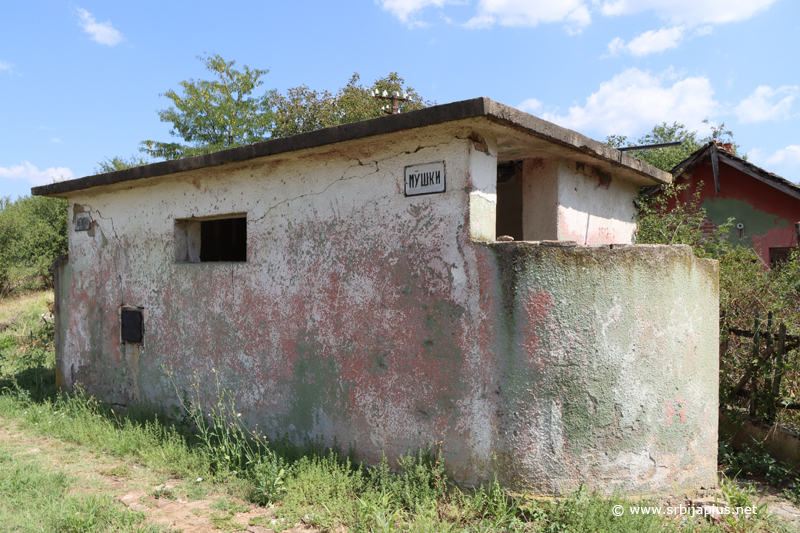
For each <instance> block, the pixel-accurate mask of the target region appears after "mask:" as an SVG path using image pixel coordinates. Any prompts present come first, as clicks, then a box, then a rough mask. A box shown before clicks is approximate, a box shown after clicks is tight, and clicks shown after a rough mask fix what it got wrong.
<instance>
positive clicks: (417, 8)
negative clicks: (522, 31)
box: [377, 0, 591, 33]
mask: <svg viewBox="0 0 800 533" xmlns="http://www.w3.org/2000/svg"><path fill="white" fill-rule="evenodd" d="M377 1H378V3H379V4H380V5H381V7H382V8H383V9H384V10H386V11H390V12H391V13H392V14H393V15H394V16H395V17H397V18H398V19H400V21H401V22H403V23H406V24H408V25H410V26H424V25H425V24H424V23H423V22H420V21H417V20H415V19H414V16H415V15H416V14H418V13H419V12H421V11H422V10H423V9H425V8H427V7H431V6H433V7H438V8H443V7H444V6H446V5H448V4H465V3H467V2H466V1H465V0H377ZM445 21H446V22H447V21H449V18H447V17H445ZM540 22H542V23H547V22H563V23H564V24H565V26H566V28H567V30H568V31H569V32H570V33H579V32H580V31H582V30H583V29H584V28H585V27H586V26H588V25H589V23H590V22H591V15H590V14H589V9H588V7H587V1H586V0H559V1H558V2H553V1H552V0H480V1H479V2H478V10H477V13H476V14H475V15H474V16H473V17H472V18H471V19H470V20H469V21H467V23H466V24H465V26H466V27H468V28H490V27H492V26H494V25H495V24H499V25H500V26H536V25H537V24H539V23H540Z"/></svg>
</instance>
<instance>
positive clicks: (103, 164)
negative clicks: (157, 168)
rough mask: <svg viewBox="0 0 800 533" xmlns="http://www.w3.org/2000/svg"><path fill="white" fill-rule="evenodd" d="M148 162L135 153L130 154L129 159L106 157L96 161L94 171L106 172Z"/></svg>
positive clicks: (139, 165) (138, 165)
mask: <svg viewBox="0 0 800 533" xmlns="http://www.w3.org/2000/svg"><path fill="white" fill-rule="evenodd" d="M149 163H151V161H148V160H146V159H145V158H144V157H140V156H136V155H134V156H131V158H130V159H125V158H123V157H107V158H105V160H103V161H98V162H97V165H98V166H97V167H95V169H94V172H95V174H105V173H108V172H116V171H118V170H125V169H127V168H133V167H141V166H143V165H147V164H149Z"/></svg>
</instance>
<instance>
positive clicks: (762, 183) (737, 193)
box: [673, 141, 800, 265]
mask: <svg viewBox="0 0 800 533" xmlns="http://www.w3.org/2000/svg"><path fill="white" fill-rule="evenodd" d="M673 174H674V175H675V183H676V184H688V185H689V186H688V187H687V188H686V190H684V191H683V192H682V193H681V194H680V195H679V196H678V200H680V201H682V202H686V201H689V200H691V199H692V198H693V196H694V194H695V193H696V192H697V191H698V190H699V191H700V198H701V207H703V208H704V209H705V210H706V214H707V216H708V229H711V228H713V227H716V226H719V225H720V224H724V223H725V222H727V221H728V219H731V218H732V219H733V228H732V230H731V232H730V237H729V238H730V239H731V240H733V241H734V242H738V243H741V244H743V245H745V246H750V247H752V248H754V249H755V251H756V253H757V254H758V255H759V256H760V257H761V259H762V260H763V261H764V264H765V265H773V264H775V263H776V262H780V261H783V260H785V259H786V258H787V256H788V252H789V250H791V249H793V248H797V232H796V231H795V223H796V222H798V221H800V186H798V185H796V184H794V183H792V182H790V181H788V180H785V179H783V178H781V177H780V176H777V175H775V174H772V173H771V172H768V171H766V170H764V169H763V168H759V167H757V166H756V165H754V164H752V163H750V162H748V161H745V160H744V159H742V158H741V157H738V156H736V155H735V154H734V153H733V151H732V146H731V145H729V144H723V143H718V142H713V141H712V142H709V143H708V144H706V145H704V146H703V147H702V148H700V149H698V150H696V151H695V152H693V153H692V155H691V156H689V157H688V158H687V159H686V160H684V161H682V162H681V163H679V164H678V165H676V166H675V169H673Z"/></svg>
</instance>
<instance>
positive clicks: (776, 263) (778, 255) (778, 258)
mask: <svg viewBox="0 0 800 533" xmlns="http://www.w3.org/2000/svg"><path fill="white" fill-rule="evenodd" d="M792 250H795V248H770V249H769V266H770V268H776V267H780V266H781V265H782V264H783V263H786V262H788V261H789V258H790V257H791V254H792Z"/></svg>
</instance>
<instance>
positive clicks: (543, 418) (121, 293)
mask: <svg viewBox="0 0 800 533" xmlns="http://www.w3.org/2000/svg"><path fill="white" fill-rule="evenodd" d="M470 136H471V138H470ZM434 161H445V162H446V165H447V192H446V193H444V194H434V195H427V196H417V197H409V198H407V197H405V196H404V194H403V169H404V167H405V166H406V165H413V164H418V163H429V162H434ZM495 168H496V145H495V141H494V140H493V139H492V138H491V137H490V136H486V137H485V138H484V137H482V136H480V135H479V134H477V135H476V132H475V131H473V130H472V129H471V127H470V125H469V124H464V125H460V126H459V127H458V128H454V127H452V126H447V125H444V126H437V127H430V128H425V129H421V130H414V131H410V132H405V133H403V134H394V135H392V136H384V137H375V138H371V139H370V140H368V141H357V142H351V143H341V144H338V145H334V146H329V147H323V148H317V149H313V150H308V151H304V152H297V153H290V154H284V155H280V156H272V157H267V158H261V159H257V160H251V161H248V162H246V163H238V164H230V165H226V166H225V167H216V168H215V167H212V168H206V169H202V170H196V171H191V172H186V173H181V174H177V175H173V176H168V177H164V178H156V179H150V180H147V181H143V182H141V183H138V184H133V185H131V184H119V185H116V186H113V187H108V188H106V189H93V190H89V191H84V192H79V193H75V194H74V195H73V196H72V197H71V198H70V212H71V213H73V214H75V213H77V212H88V213H90V214H91V217H92V227H91V229H90V231H88V232H75V231H74V225H71V227H70V236H69V237H70V261H69V264H68V266H65V267H64V268H63V270H62V276H61V278H60V279H62V280H63V281H64V286H63V287H60V288H59V291H58V294H59V299H60V301H61V303H62V306H68V311H67V312H66V317H62V318H61V319H62V320H63V321H64V322H65V324H66V327H65V331H64V334H63V335H62V336H61V337H60V341H59V342H60V344H59V347H58V359H59V363H58V365H59V369H60V374H61V377H62V379H63V382H64V384H65V385H66V386H67V387H71V386H74V385H75V384H76V383H81V384H82V385H83V386H85V387H87V389H88V390H89V391H90V392H92V393H94V394H97V395H99V396H101V397H103V398H104V399H106V400H108V401H111V402H114V403H120V404H130V403H131V402H135V401H139V400H147V401H151V402H154V403H155V404H159V405H163V406H169V405H174V404H175V403H176V401H177V394H178V393H180V391H183V390H186V391H191V390H192V385H193V384H194V383H199V387H200V391H201V394H202V395H203V398H200V400H201V401H208V400H209V399H210V398H211V396H212V395H213V393H214V391H215V390H216V387H217V381H218V382H219V386H221V387H222V388H224V389H226V390H229V391H231V392H232V393H233V396H234V398H235V401H236V405H237V408H238V409H240V410H241V412H242V414H243V417H244V418H245V419H247V420H248V421H249V422H250V424H251V427H252V426H255V425H257V426H258V428H259V429H261V430H263V431H265V432H266V433H267V434H269V435H276V434H279V433H280V434H283V433H288V434H289V435H290V436H291V437H292V438H295V439H303V438H314V437H317V436H319V437H321V438H322V439H323V440H324V441H325V442H326V443H329V444H330V443H332V442H333V441H334V439H335V440H336V441H338V442H339V443H340V444H344V445H349V444H352V445H353V446H354V447H355V449H356V450H357V452H358V454H359V456H360V458H362V459H364V460H366V461H367V462H368V463H374V462H377V461H378V460H380V458H381V456H382V454H383V453H386V455H387V456H388V457H389V458H390V460H394V459H395V458H396V457H397V456H398V455H400V454H402V453H405V452H406V451H407V450H408V449H412V448H415V447H418V446H424V445H426V444H428V443H430V442H433V441H439V442H442V445H443V453H444V459H445V462H446V464H447V465H448V469H449V470H450V471H451V473H452V474H453V475H454V476H455V477H456V479H459V480H461V481H465V482H468V483H474V482H485V481H491V479H492V478H493V475H494V472H498V473H499V475H500V477H501V479H503V480H504V482H506V483H507V484H509V485H510V486H512V487H517V488H520V489H526V490H534V491H540V492H553V491H555V492H558V491H561V490H569V489H571V488H573V487H574V486H575V485H576V484H577V483H578V482H579V481H580V480H586V481H587V483H588V484H589V485H590V486H597V487H619V488H622V489H624V490H640V489H642V490H648V491H658V490H670V489H671V488H672V487H673V485H672V484H673V483H674V484H675V485H677V486H680V487H688V486H693V485H694V484H696V483H698V480H706V479H710V478H709V476H710V475H713V472H714V469H713V468H712V467H710V466H709V464H710V462H709V461H708V458H709V457H711V455H712V454H713V453H714V451H715V449H716V448H715V446H716V445H715V444H714V445H713V446H711V448H709V443H710V441H711V439H712V438H715V436H716V433H715V432H716V423H715V419H714V421H712V420H710V417H713V416H716V415H715V413H716V410H715V409H713V410H710V407H709V405H711V404H712V403H713V402H714V400H715V398H716V396H715V395H716V391H717V386H716V381H714V380H715V379H716V374H715V370H714V368H712V367H713V366H714V365H715V364H716V351H715V350H716V344H715V343H716V340H715V339H713V338H711V337H713V336H714V334H715V332H716V329H715V328H716V318H715V316H716V312H715V311H714V310H713V309H712V307H713V304H714V302H715V298H716V292H714V291H715V287H716V285H715V283H716V278H715V275H716V274H715V272H716V271H715V270H714V269H713V268H712V267H710V266H708V265H710V262H705V263H703V262H701V261H700V260H697V259H695V258H693V256H691V254H690V253H689V254H688V255H687V254H686V253H678V252H674V251H673V252H670V251H669V250H671V248H666V250H667V251H666V252H665V251H660V252H659V251H654V250H655V249H654V248H647V247H631V248H630V250H631V251H629V252H621V251H612V250H609V249H607V248H581V249H572V250H559V251H557V253H556V255H553V253H555V252H553V253H550V252H546V251H545V252H531V251H530V250H533V249H535V250H544V249H545V248H544V247H538V246H533V245H525V244H518V243H503V244H487V243H486V241H489V240H491V238H493V236H494V220H495V206H496V196H495V190H494V187H495V179H496V178H495V174H494V172H495ZM226 213H247V227H248V245H247V262H245V263H177V262H176V261H175V245H174V242H173V239H174V230H175V221H176V220H180V219H188V218H194V217H210V216H220V215H224V214H226ZM504 246H505V247H504ZM504 251H505V252H504ZM512 252H513V253H512ZM509 254H510V255H509ZM559 254H560V255H559ZM587 254H588V255H587ZM625 254H627V255H625ZM690 256H691V257H690ZM651 269H652V272H653V276H654V278H653V279H658V280H659V281H660V283H663V284H664V287H667V288H658V287H656V286H655V285H654V284H653V283H651V278H650V277H649V276H650V274H651ZM631 280H635V283H632V284H630V285H629V283H630V282H631ZM704 299H705V300H704ZM704 302H705V303H704ZM122 305H131V306H140V307H143V308H144V312H145V341H144V345H143V346H134V345H130V344H125V343H121V342H120V341H119V324H118V312H119V308H120V307H121V306H122ZM648 310H649V313H648V312H646V311H648ZM712 330H713V331H712ZM705 334H707V337H706V338H705V340H702V341H701V338H703V335H705ZM690 361H691V364H694V365H696V368H699V369H700V371H696V372H695V374H689V375H688V376H687V374H686V372H687V370H688V369H689V368H690ZM664 371H668V372H672V374H670V375H672V376H674V377H673V378H672V379H670V380H663V375H662V374H663V372H664ZM166 372H171V373H172V375H173V380H174V381H171V380H170V379H169V378H168V377H167V375H166ZM643 384H648V386H647V387H643ZM698 384H699V385H705V386H706V387H705V388H702V389H697V390H695V386H696V385H698ZM673 389H674V390H673ZM643 391H644V392H643ZM713 404H714V405H716V404H715V403H713ZM592 406H594V407H592ZM592 409H595V410H594V411H592ZM676 409H681V410H682V411H681V414H680V415H679V416H678V417H677V418H676V417H675V416H673V415H674V412H673V411H675V410H676ZM671 410H672V411H671ZM594 413H597V415H595V414H594ZM670 413H673V414H672V415H670ZM704 424H707V425H704ZM676 428H677V429H676ZM703 457H705V458H706V459H703ZM704 461H705V462H704ZM707 463H708V464H707Z"/></svg>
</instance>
